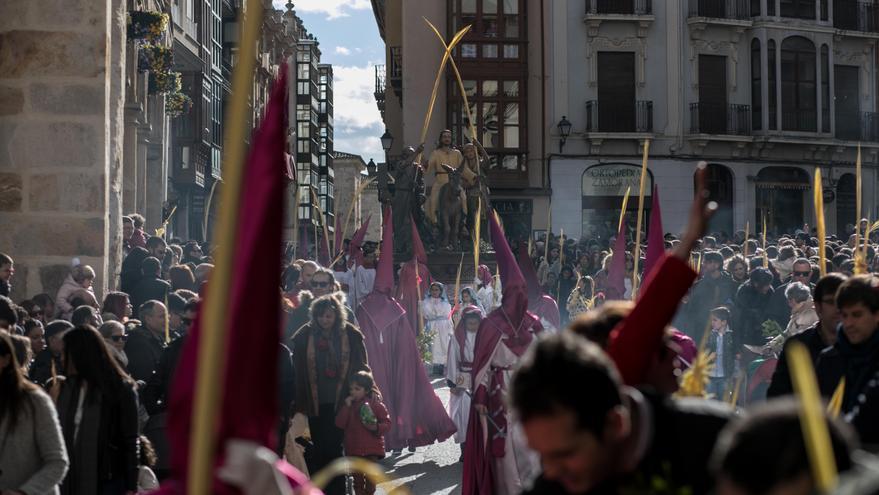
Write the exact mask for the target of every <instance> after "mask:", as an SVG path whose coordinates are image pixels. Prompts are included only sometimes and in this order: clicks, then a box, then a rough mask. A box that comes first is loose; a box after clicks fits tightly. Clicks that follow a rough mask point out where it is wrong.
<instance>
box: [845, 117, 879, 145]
mask: <svg viewBox="0 0 879 495" xmlns="http://www.w3.org/2000/svg"><path fill="white" fill-rule="evenodd" d="M835 136H836V139H844V140H846V141H869V142H877V141H879V113H876V112H861V115H860V117H859V118H858V117H854V116H852V117H851V118H843V119H840V118H838V117H837V119H836V133H835Z"/></svg>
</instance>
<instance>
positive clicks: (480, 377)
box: [461, 215, 543, 495]
mask: <svg viewBox="0 0 879 495" xmlns="http://www.w3.org/2000/svg"><path fill="white" fill-rule="evenodd" d="M489 222H490V228H491V241H492V244H493V245H494V250H495V256H496V258H497V263H498V269H499V271H500V277H501V283H502V284H503V298H502V300H501V305H500V307H499V308H497V309H495V310H494V311H492V312H491V313H489V314H488V316H487V317H486V318H485V319H484V320H483V321H482V324H480V325H479V332H478V333H477V335H476V349H475V351H474V357H473V373H472V375H471V379H472V387H473V389H472V390H473V396H472V401H473V406H472V408H471V413H470V417H471V418H472V420H471V421H470V422H469V424H468V426H467V440H466V445H465V449H464V482H463V488H462V492H461V493H462V494H463V495H477V494H478V495H489V494H498V495H505V494H515V493H520V492H522V490H523V488H524V487H525V486H527V484H528V482H529V481H530V480H531V479H532V478H534V477H535V476H536V475H537V474H538V473H539V471H540V468H539V461H538V457H537V455H536V454H535V453H534V452H533V451H531V450H530V449H529V448H528V446H527V442H526V439H525V435H524V433H523V432H522V428H521V426H520V425H519V424H518V423H515V422H514V421H513V417H512V411H511V410H510V409H509V408H508V407H507V405H506V402H505V397H506V396H507V387H508V385H509V383H510V381H511V379H512V375H513V368H514V367H515V365H516V363H517V362H518V361H519V359H520V357H521V356H522V355H523V354H524V353H525V351H526V350H527V349H528V348H529V347H531V346H532V345H534V344H536V343H537V337H536V334H538V333H539V332H541V331H542V330H543V327H542V326H541V325H540V321H539V319H538V318H537V316H535V315H534V314H533V313H530V312H529V311H528V289H527V284H526V283H525V278H524V277H523V276H522V272H521V271H520V270H519V266H518V265H517V264H516V260H515V258H514V257H513V253H512V251H510V246H509V245H508V244H507V240H506V238H505V237H504V233H503V231H501V228H500V225H498V222H497V219H496V218H495V217H494V216H493V215H489Z"/></svg>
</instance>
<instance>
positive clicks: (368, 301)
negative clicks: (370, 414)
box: [356, 212, 457, 450]
mask: <svg viewBox="0 0 879 495" xmlns="http://www.w3.org/2000/svg"><path fill="white" fill-rule="evenodd" d="M392 226H393V222H392V220H391V219H390V212H388V217H386V220H385V227H384V232H383V235H382V239H383V242H382V248H383V250H382V254H381V256H380V258H379V262H378V268H377V269H376V272H377V273H376V280H375V286H374V288H373V291H372V292H371V293H370V294H369V295H368V296H366V298H365V299H363V301H362V302H361V303H360V306H359V307H358V308H357V312H356V316H357V321H358V323H360V331H361V332H363V336H364V343H365V345H366V354H367V356H368V357H369V366H370V368H371V369H372V373H373V376H374V377H375V382H376V385H377V386H378V388H379V391H380V392H381V394H382V398H383V399H384V403H385V405H386V406H387V408H388V412H389V413H390V416H391V431H390V432H388V433H387V434H386V435H385V447H386V448H388V449H390V450H399V449H402V448H405V447H421V446H424V445H430V444H432V443H434V442H436V441H439V442H442V441H444V440H446V439H447V438H449V437H451V436H452V435H454V434H455V431H456V430H457V428H456V427H455V424H454V423H453V422H452V420H451V418H449V415H448V413H447V412H446V409H445V407H444V406H443V403H442V401H440V399H439V397H437V396H436V393H435V392H434V390H433V386H432V385H431V383H430V380H428V378H427V373H425V371H424V365H423V363H422V362H421V355H420V353H419V352H418V345H417V343H416V342H415V331H414V330H413V329H412V326H411V324H410V323H409V319H408V318H406V310H405V309H403V307H402V306H401V305H400V304H399V303H398V302H397V301H396V300H395V299H394V298H393V297H391V295H390V294H391V292H392V287H393V281H394V275H393V254H392V253H393V252H394V247H393V231H392V228H393V227H392Z"/></svg>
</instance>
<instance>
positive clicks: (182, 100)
mask: <svg viewBox="0 0 879 495" xmlns="http://www.w3.org/2000/svg"><path fill="white" fill-rule="evenodd" d="M190 110H192V98H190V97H188V96H186V95H185V94H183V93H180V92H173V93H169V94H168V95H166V96H165V112H166V113H167V114H168V116H170V117H180V116H182V115H186V114H188V113H189V111H190Z"/></svg>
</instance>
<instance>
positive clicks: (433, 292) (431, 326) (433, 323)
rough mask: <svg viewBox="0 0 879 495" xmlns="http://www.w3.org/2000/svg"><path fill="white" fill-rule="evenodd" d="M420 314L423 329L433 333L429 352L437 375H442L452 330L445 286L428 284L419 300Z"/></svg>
mask: <svg viewBox="0 0 879 495" xmlns="http://www.w3.org/2000/svg"><path fill="white" fill-rule="evenodd" d="M421 314H422V315H423V316H424V330H425V331H426V332H430V333H432V334H433V340H432V343H431V346H430V354H431V357H432V362H433V365H434V367H435V368H440V369H439V370H438V371H435V373H436V374H438V375H443V374H444V373H445V371H444V370H443V369H442V367H443V366H445V365H446V357H447V353H448V350H449V341H450V340H451V338H452V333H453V332H454V330H455V329H454V326H452V305H451V304H449V301H448V299H446V288H445V286H444V285H443V284H441V283H439V282H434V283H432V284H430V290H428V292H427V293H426V294H425V295H424V300H422V301H421Z"/></svg>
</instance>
